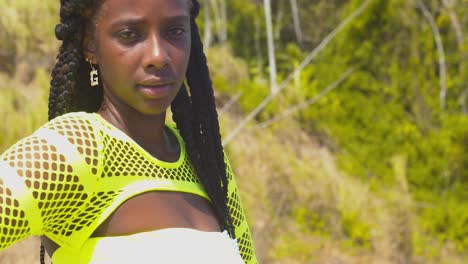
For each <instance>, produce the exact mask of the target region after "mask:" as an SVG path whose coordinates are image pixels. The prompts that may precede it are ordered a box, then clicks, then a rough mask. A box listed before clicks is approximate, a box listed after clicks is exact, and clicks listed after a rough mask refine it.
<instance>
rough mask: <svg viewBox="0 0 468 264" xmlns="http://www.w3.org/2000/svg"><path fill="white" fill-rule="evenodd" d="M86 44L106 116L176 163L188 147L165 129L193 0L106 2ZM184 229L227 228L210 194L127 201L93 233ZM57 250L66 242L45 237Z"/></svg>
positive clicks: (180, 77)
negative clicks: (206, 196)
mask: <svg viewBox="0 0 468 264" xmlns="http://www.w3.org/2000/svg"><path fill="white" fill-rule="evenodd" d="M92 20H93V22H94V23H93V25H94V27H93V28H88V30H87V31H86V33H85V40H84V43H83V47H84V53H85V54H84V56H85V57H86V58H88V59H89V60H90V61H91V62H92V63H93V64H97V65H99V70H100V76H101V78H102V79H101V80H100V81H102V82H103V84H104V100H103V102H102V106H101V108H100V110H99V114H100V115H101V116H102V117H103V118H104V119H106V120H107V121H108V122H109V123H111V124H112V125H114V126H115V127H117V128H119V129H120V130H122V131H123V132H125V133H126V134H127V135H129V136H130V137H131V138H132V139H133V140H134V141H135V142H137V143H138V144H139V145H140V146H141V147H143V148H144V149H145V150H146V151H147V152H148V153H149V154H151V155H152V156H154V157H155V158H157V159H159V160H163V161H166V162H175V161H177V160H178V158H179V155H180V146H179V145H178V141H177V139H176V138H175V136H174V135H172V134H171V133H170V132H169V131H168V130H167V129H165V127H164V123H165V119H166V110H167V108H168V107H169V106H170V104H171V102H172V101H173V99H174V98H175V96H176V94H177V92H178V90H179V89H180V87H181V86H182V83H183V81H184V79H185V72H186V70H187V64H188V59H189V56H190V0H105V1H104V2H103V3H102V4H101V5H100V7H99V9H98V10H97V12H95V14H94V17H93V18H92ZM172 227H183V228H192V229H198V230H202V231H220V227H219V221H218V219H217V218H216V216H215V213H214V210H213V208H212V207H211V205H210V203H209V201H208V200H206V199H204V198H202V197H200V196H197V195H193V194H189V193H181V192H158V191H153V192H148V193H144V194H140V195H137V196H135V197H132V198H130V199H129V200H127V201H126V202H124V203H123V204H122V205H120V207H119V208H118V209H117V210H115V211H114V213H113V214H112V215H111V216H110V217H109V218H107V219H106V220H105V221H104V222H103V223H102V224H101V225H100V226H99V227H98V228H97V229H96V230H95V231H94V233H93V234H92V237H105V236H120V235H129V234H135V233H139V232H146V231H151V230H158V229H165V228H172ZM42 241H43V243H44V246H45V247H46V249H47V252H48V253H49V255H50V256H52V254H53V253H54V252H55V250H56V249H57V248H58V245H57V244H55V243H54V242H53V241H51V240H50V239H48V238H47V237H42Z"/></svg>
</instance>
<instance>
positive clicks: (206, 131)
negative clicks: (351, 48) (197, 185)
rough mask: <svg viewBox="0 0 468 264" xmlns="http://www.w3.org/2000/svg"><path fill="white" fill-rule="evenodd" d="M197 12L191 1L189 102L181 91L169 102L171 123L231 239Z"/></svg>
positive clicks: (218, 139) (225, 186)
mask: <svg viewBox="0 0 468 264" xmlns="http://www.w3.org/2000/svg"><path fill="white" fill-rule="evenodd" d="M199 9H200V5H199V3H198V1H196V0H192V10H191V15H192V20H191V32H192V50H191V54H190V59H189V65H188V70H187V76H186V77H187V82H188V85H189V87H190V95H191V98H189V96H188V94H187V91H186V90H185V89H184V88H182V89H181V91H180V92H179V94H178V95H177V97H176V99H175V100H174V102H173V106H172V112H173V119H174V121H175V122H176V123H177V127H178V128H179V130H180V132H181V135H182V137H183V138H184V141H185V142H186V144H187V150H188V153H189V155H190V158H191V160H192V163H193V165H194V167H195V169H196V171H197V174H198V176H199V178H200V181H201V182H202V184H203V186H204V187H205V189H206V191H207V193H208V195H209V196H210V198H211V200H212V203H213V206H214V208H215V210H216V212H217V214H218V217H219V218H220V219H221V220H222V223H221V224H222V227H223V228H225V229H227V230H228V231H229V233H230V234H231V236H232V237H235V234H234V228H233V224H232V219H231V215H230V213H229V208H228V206H227V194H228V179H227V174H226V163H225V161H224V152H223V147H222V144H221V135H220V133H219V123H218V114H217V112H216V105H215V99H214V94H213V87H212V83H211V79H210V74H209V70H208V66H207V63H206V57H205V54H204V52H203V44H202V42H201V40H200V34H199V31H198V27H197V24H196V22H195V18H196V16H197V15H198V12H199Z"/></svg>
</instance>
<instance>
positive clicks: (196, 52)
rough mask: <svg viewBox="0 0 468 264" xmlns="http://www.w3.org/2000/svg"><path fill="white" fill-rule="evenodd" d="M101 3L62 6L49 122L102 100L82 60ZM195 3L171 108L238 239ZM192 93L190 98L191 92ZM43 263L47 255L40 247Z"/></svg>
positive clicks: (77, 0) (71, 1)
mask: <svg viewBox="0 0 468 264" xmlns="http://www.w3.org/2000/svg"><path fill="white" fill-rule="evenodd" d="M100 2H102V0H61V1H60V4H61V8H60V22H61V23H60V24H58V25H57V26H56V28H55V35H56V37H57V39H58V40H61V41H62V45H61V47H60V50H59V54H58V56H57V63H56V65H55V67H54V69H53V71H52V81H51V85H50V94H49V113H48V114H49V120H52V119H54V118H55V117H57V116H60V115H62V114H65V113H68V112H72V111H87V112H95V111H97V110H98V109H99V107H100V105H101V102H102V98H103V87H102V84H99V87H91V86H90V84H89V82H88V76H89V72H90V70H91V67H90V66H89V64H88V63H86V62H85V60H84V55H83V48H82V42H83V37H84V32H85V27H86V23H89V20H90V15H89V10H90V8H91V10H93V11H95V10H97V8H98V6H99V3H100ZM199 11H200V4H199V3H198V1H197V0H191V10H190V15H191V21H190V22H191V38H192V39H191V45H192V46H191V54H190V58H189V64H188V69H187V73H186V79H187V84H188V89H189V90H188V89H187V87H185V85H184V86H183V87H182V88H181V89H180V91H179V93H178V94H177V96H176V98H175V99H174V101H173V102H172V105H171V110H172V113H173V120H174V121H175V122H176V124H177V128H178V129H179V131H180V134H181V136H182V138H183V139H184V142H185V144H186V149H187V153H188V155H189V158H190V160H191V162H192V164H193V166H194V168H195V170H196V173H197V175H198V177H199V179H200V182H201V183H202V185H203V187H204V188H205V190H206V192H207V194H208V195H209V197H210V199H211V201H212V205H213V208H214V209H215V212H216V214H217V217H218V219H219V220H220V224H221V228H222V229H226V230H228V232H229V233H230V235H231V237H232V238H235V234H234V226H233V223H232V218H231V215H230V213H229V208H228V205H227V201H228V200H227V199H228V198H227V194H228V178H227V174H226V163H225V160H224V151H223V147H222V144H221V136H220V132H219V123H218V114H217V112H216V105H215V99H214V94H213V87H212V82H211V78H210V74H209V70H208V66H207V62H206V56H205V54H204V52H203V44H202V42H201V38H200V33H199V30H198V26H197V24H196V21H195V19H196V17H197V16H198V14H199ZM189 91H190V92H189ZM40 253H41V254H40V255H41V256H40V257H41V263H42V264H44V263H45V261H44V255H45V249H44V246H43V245H41V252H40Z"/></svg>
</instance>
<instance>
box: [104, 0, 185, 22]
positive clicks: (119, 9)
mask: <svg viewBox="0 0 468 264" xmlns="http://www.w3.org/2000/svg"><path fill="white" fill-rule="evenodd" d="M191 5H192V1H191V0H103V2H102V3H101V4H100V6H99V8H98V10H96V11H97V12H96V13H95V14H96V15H97V16H98V17H101V18H104V17H106V18H107V19H109V18H112V17H113V16H125V15H129V16H131V15H134V16H135V15H136V16H138V15H140V16H141V15H159V16H161V15H163V16H181V15H184V14H185V15H188V14H190V8H191Z"/></svg>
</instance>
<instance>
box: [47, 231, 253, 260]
mask: <svg viewBox="0 0 468 264" xmlns="http://www.w3.org/2000/svg"><path fill="white" fill-rule="evenodd" d="M70 256H74V257H73V258H70ZM72 259H73V260H74V261H73V262H70V261H71V260H72ZM64 260H65V261H66V262H67V263H69V264H81V263H90V264H118V263H122V264H129V263H138V264H150V263H152V264H153V263H164V264H188V263H197V264H198V263H200V264H221V263H222V264H245V263H244V261H243V260H242V258H241V255H240V253H239V248H238V245H237V241H236V240H235V239H232V238H230V237H229V235H228V233H227V231H224V232H207V231H200V230H196V229H191V228H166V229H160V230H155V231H149V232H141V233H136V234H132V235H126V236H114V237H94V238H89V239H88V240H87V241H86V242H85V243H84V245H83V247H82V248H81V249H79V250H78V251H74V252H71V251H67V250H65V249H64V248H59V249H57V251H55V253H54V254H53V256H52V262H53V263H64V262H63V261H64Z"/></svg>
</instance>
